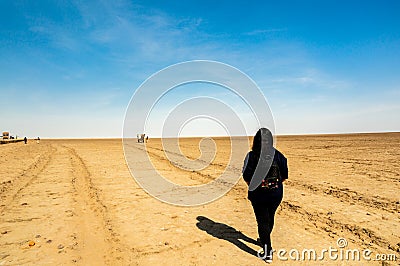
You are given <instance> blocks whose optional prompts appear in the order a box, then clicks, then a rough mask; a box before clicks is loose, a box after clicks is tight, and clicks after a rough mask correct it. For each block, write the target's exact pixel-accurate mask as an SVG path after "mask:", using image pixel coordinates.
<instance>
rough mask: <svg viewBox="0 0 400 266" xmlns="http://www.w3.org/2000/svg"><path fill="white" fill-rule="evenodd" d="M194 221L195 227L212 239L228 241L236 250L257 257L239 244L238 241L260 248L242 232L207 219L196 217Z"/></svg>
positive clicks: (248, 248)
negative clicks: (195, 221)
mask: <svg viewBox="0 0 400 266" xmlns="http://www.w3.org/2000/svg"><path fill="white" fill-rule="evenodd" d="M196 219H197V221H198V222H197V224H196V226H197V227H198V228H199V229H200V230H203V231H206V232H207V233H208V234H209V235H212V236H213V237H216V238H219V239H224V240H226V241H229V242H231V243H232V244H234V245H235V246H237V247H238V248H240V249H241V250H243V251H245V252H247V253H249V254H251V255H253V256H257V251H256V250H254V249H252V248H250V247H249V246H247V245H246V244H244V243H243V242H241V241H240V240H239V239H241V240H244V241H246V242H248V243H252V244H254V245H257V246H260V243H258V242H257V241H256V240H254V239H252V238H250V237H248V236H246V235H245V234H243V233H242V232H240V231H237V230H236V229H235V228H233V227H231V226H229V225H226V224H223V223H217V222H214V221H213V220H211V219H208V218H207V217H204V216H197V218H196Z"/></svg>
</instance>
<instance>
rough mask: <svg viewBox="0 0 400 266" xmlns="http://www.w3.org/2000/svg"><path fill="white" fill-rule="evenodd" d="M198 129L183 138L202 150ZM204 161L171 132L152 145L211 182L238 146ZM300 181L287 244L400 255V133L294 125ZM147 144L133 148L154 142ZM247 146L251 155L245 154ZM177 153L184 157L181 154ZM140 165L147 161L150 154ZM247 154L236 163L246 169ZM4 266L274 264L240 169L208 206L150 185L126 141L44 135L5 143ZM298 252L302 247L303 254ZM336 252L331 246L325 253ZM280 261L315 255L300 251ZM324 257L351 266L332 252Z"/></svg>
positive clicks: (0, 166) (294, 172)
mask: <svg viewBox="0 0 400 266" xmlns="http://www.w3.org/2000/svg"><path fill="white" fill-rule="evenodd" d="M198 143H199V140H198V139H182V141H181V149H182V151H183V153H184V154H185V155H186V156H187V157H190V158H197V157H198V156H199V155H200V152H199V149H198ZM216 144H217V155H216V157H215V159H214V161H213V162H212V164H211V165H210V167H208V168H206V169H203V170H200V171H194V172H193V171H190V172H187V171H185V170H182V169H179V168H177V167H175V166H174V164H173V163H171V162H170V161H168V160H167V159H166V157H165V154H164V152H163V150H162V146H161V145H160V141H159V140H154V139H150V142H149V143H148V144H147V152H148V154H149V155H150V157H151V160H152V162H153V164H154V166H155V167H156V168H157V169H158V170H159V171H160V173H162V174H163V175H165V176H167V177H168V178H170V179H171V180H173V181H174V182H178V183H180V182H181V183H185V182H187V183H185V184H189V185H192V184H202V183H206V182H209V181H210V180H212V179H214V178H216V177H217V176H218V175H219V174H220V173H221V172H223V171H225V167H226V160H227V158H229V150H230V148H229V147H230V145H229V141H228V140H227V139H216ZM277 146H278V149H279V150H281V151H282V152H283V153H284V154H285V155H286V156H287V158H288V162H289V180H288V181H287V182H286V183H285V194H284V200H283V202H282V204H281V206H280V207H279V209H278V212H277V216H276V221H275V228H274V231H273V235H272V237H273V238H272V241H273V246H274V248H275V249H277V250H278V249H285V250H287V251H288V252H289V251H290V250H292V249H296V250H299V251H300V252H302V250H303V249H312V248H313V249H315V250H316V251H317V252H320V251H322V250H323V249H328V248H329V247H332V248H338V249H340V248H339V247H338V245H337V243H336V241H337V239H339V238H345V239H346V240H347V242H348V245H347V246H346V247H344V248H343V249H341V250H348V249H359V250H360V251H363V250H364V249H370V250H371V251H372V254H371V255H370V257H371V258H372V259H374V258H375V255H376V254H384V255H385V254H386V255H388V254H395V256H397V261H386V262H382V261H376V260H371V261H365V260H363V258H361V260H360V262H354V261H350V264H355V265H366V264H367V263H368V265H398V264H399V263H400V202H399V201H400V175H399V174H400V133H387V134H356V135H325V136H282V137H278V142H277ZM144 148H145V146H144V145H143V144H133V145H131V149H132V150H131V151H132V152H133V153H135V151H137V152H138V154H139V152H143V149H144ZM244 155H245V154H243V157H244ZM174 160H178V163H179V156H178V157H175V159H174ZM138 164H139V165H138V167H140V162H138ZM241 167H242V161H238V162H235V167H234V168H233V169H230V171H233V172H235V173H238V172H240V170H241ZM0 200H1V201H0V265H24V264H25V265H33V264H35V265H74V264H77V265H265V264H266V263H265V262H263V261H261V260H259V259H258V258H257V257H256V251H257V250H259V247H258V246H257V243H256V239H257V230H256V222H255V218H254V214H253V211H252V208H251V203H250V202H249V201H248V200H247V186H246V184H245V183H244V181H243V180H240V181H239V182H238V183H237V184H236V185H235V186H234V188H233V189H232V190H231V191H230V192H229V193H227V194H226V195H225V196H223V197H222V198H220V199H218V200H216V201H214V202H212V203H210V204H207V205H203V206H198V207H178V206H173V205H169V204H166V203H162V202H160V201H158V200H157V199H155V198H153V197H152V196H150V195H148V194H147V193H146V192H145V191H144V190H143V189H141V188H140V187H139V186H138V184H137V183H136V182H135V180H134V179H133V178H132V177H131V175H130V172H129V170H128V167H127V165H126V163H125V159H124V153H123V148H122V143H121V140H119V139H108V140H107V139H104V140H42V141H41V142H40V144H36V142H34V141H29V143H28V144H27V145H24V144H23V143H15V144H7V145H0ZM292 255H295V253H292ZM325 255H326V254H325ZM283 257H286V258H287V259H288V260H287V261H283V260H280V259H278V258H277V256H275V260H274V263H273V265H299V264H300V265H309V264H310V261H302V262H301V261H300V262H299V261H295V260H293V259H292V258H290V257H289V255H288V254H286V255H283ZM313 264H315V265H320V264H327V265H347V264H349V262H348V261H345V260H340V259H338V260H331V259H329V256H328V255H326V256H325V259H324V260H322V261H317V262H313Z"/></svg>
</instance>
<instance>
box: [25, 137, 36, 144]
mask: <svg viewBox="0 0 400 266" xmlns="http://www.w3.org/2000/svg"><path fill="white" fill-rule="evenodd" d="M35 140H36V143H37V144H39V143H40V138H39V137H37V138H36V139H35ZM24 143H25V144H28V138H27V137H25V138H24Z"/></svg>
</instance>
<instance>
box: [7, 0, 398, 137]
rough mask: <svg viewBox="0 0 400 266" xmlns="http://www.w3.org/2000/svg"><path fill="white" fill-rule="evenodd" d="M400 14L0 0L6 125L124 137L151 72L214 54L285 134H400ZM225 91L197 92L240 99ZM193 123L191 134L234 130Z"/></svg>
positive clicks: (227, 4) (342, 4) (394, 10)
mask: <svg viewBox="0 0 400 266" xmlns="http://www.w3.org/2000/svg"><path fill="white" fill-rule="evenodd" d="M399 11H400V2H399V1H274V2H272V1H204V0H203V1H151V0H150V1H149V0H147V1H145V0H141V1H118V0H117V1H7V0H5V1H1V2H0V58H1V59H0V69H1V71H0V106H1V112H0V130H8V131H11V134H18V135H20V136H25V135H26V136H29V137H36V136H40V137H42V138H44V137H121V136H122V128H123V121H124V115H125V110H126V108H127V105H128V104H129V100H130V98H131V97H132V95H133V93H134V92H135V90H136V89H137V88H138V87H139V86H140V84H142V82H144V81H145V80H146V79H147V78H148V77H149V76H151V75H152V74H154V73H155V72H157V71H159V70H161V69H163V68H165V67H167V66H169V65H171V64H176V63H179V62H182V61H188V60H213V61H219V62H223V63H226V64H229V65H232V66H234V67H236V68H238V69H240V70H241V71H243V72H244V73H245V74H247V75H248V76H249V77H251V78H252V79H253V80H254V81H255V82H256V83H257V84H258V86H259V87H260V89H261V91H262V92H263V93H264V95H265V97H266V98H267V100H268V102H269V105H270V108H271V110H272V113H273V116H274V120H275V127H276V133H278V134H304V133H306V134H309V133H351V132H385V131H400V122H399V121H400V120H399V117H400V104H399V103H400V16H399V15H398V14H399ZM175 93H178V91H175ZM226 93H227V92H226V91H225V92H223V93H221V91H219V90H212V89H210V88H206V87H205V88H204V89H203V88H202V87H201V86H193V87H190V88H189V87H188V89H187V97H191V96H193V95H196V96H198V95H202V94H204V95H205V96H209V97H215V98H217V99H218V98H222V99H223V100H226V101H228V102H229V101H230V102H229V104H230V105H232V106H233V107H235V106H239V105H240V103H239V102H238V101H237V99H236V98H235V97H232V95H226ZM173 96H174V95H173V93H172V94H171V95H169V98H170V99H177V98H174V97H173ZM176 96H177V97H183V96H182V94H180V95H176ZM183 98H184V97H183ZM183 100H184V99H183ZM250 100H251V99H250ZM170 103H171V104H175V101H171V102H170ZM162 104H163V105H162V106H160V107H159V108H161V109H162V108H167V109H168V97H166V98H165V101H163V102H162ZM171 107H173V106H169V108H171ZM241 110H244V109H243V108H241V107H240V106H239V107H237V112H241ZM189 124H190V123H189ZM189 124H188V125H189ZM191 125H192V127H190V126H188V127H186V128H184V130H182V132H184V135H202V134H208V135H218V134H223V133H221V132H222V131H221V126H219V125H216V124H215V123H214V124H213V123H212V122H210V121H208V122H207V121H205V120H204V119H203V120H201V121H199V123H198V124H196V123H191ZM199 125H203V126H199ZM255 129H256V128H254V129H253V128H249V129H248V130H249V131H250V133H251V134H254V133H255ZM253 131H254V132H253ZM155 132H157V130H155V131H154V132H147V133H149V134H150V135H152V133H154V134H156V133H155ZM137 133H139V132H137ZM154 134H153V135H154Z"/></svg>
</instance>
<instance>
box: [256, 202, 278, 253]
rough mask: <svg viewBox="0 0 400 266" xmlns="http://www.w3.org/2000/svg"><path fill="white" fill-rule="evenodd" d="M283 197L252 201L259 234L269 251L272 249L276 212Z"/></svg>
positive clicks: (262, 243)
mask: <svg viewBox="0 0 400 266" xmlns="http://www.w3.org/2000/svg"><path fill="white" fill-rule="evenodd" d="M281 201H282V198H276V199H271V200H270V201H267V202H256V201H252V202H251V204H252V205H253V209H254V214H255V215H256V220H257V226H258V236H259V237H260V242H261V245H262V247H263V249H265V247H266V248H267V250H265V251H267V252H269V251H270V250H271V249H272V246H271V232H272V228H273V227H274V220H275V212H276V209H277V208H278V206H279V204H280V203H281Z"/></svg>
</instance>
